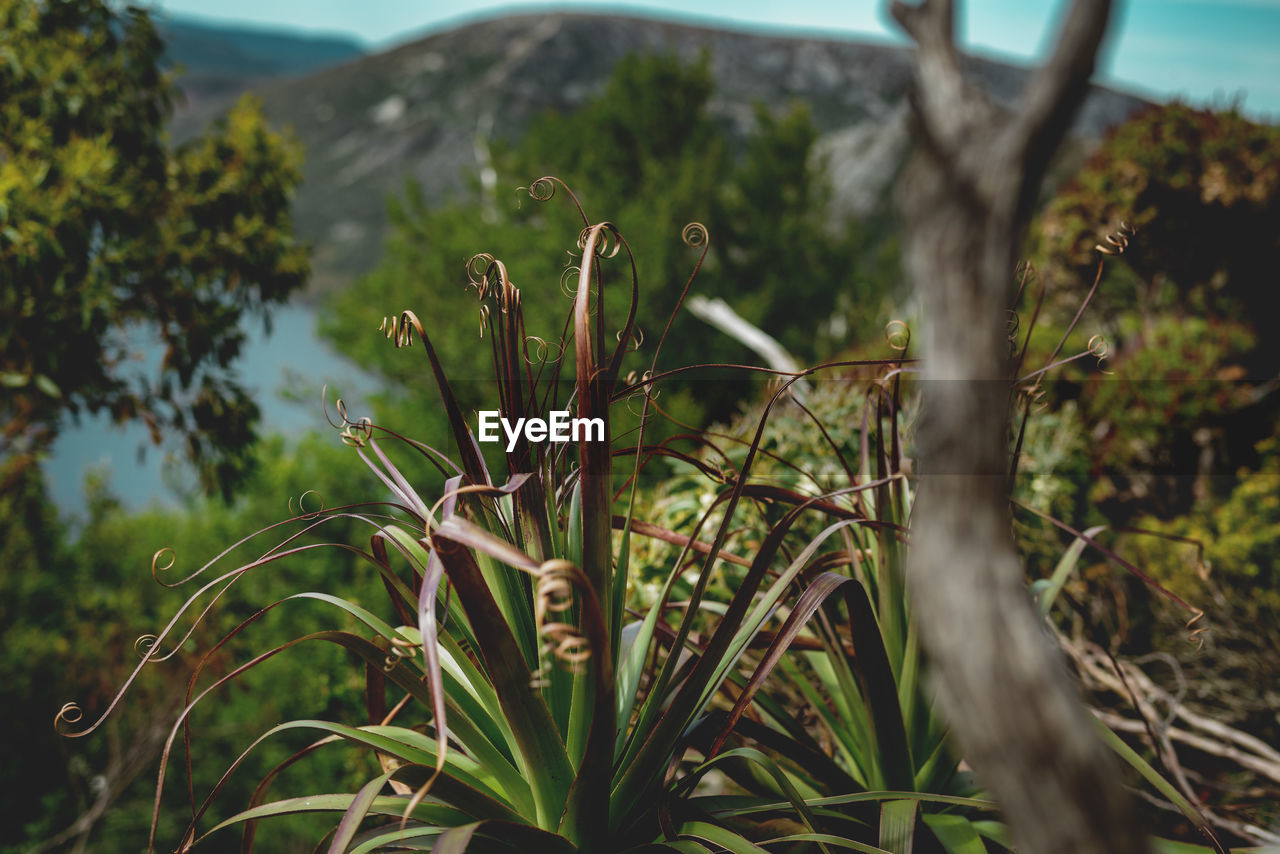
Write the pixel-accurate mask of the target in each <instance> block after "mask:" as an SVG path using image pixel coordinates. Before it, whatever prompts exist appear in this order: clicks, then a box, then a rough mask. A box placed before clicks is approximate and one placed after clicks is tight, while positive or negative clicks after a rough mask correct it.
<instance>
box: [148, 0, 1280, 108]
mask: <svg viewBox="0 0 1280 854" xmlns="http://www.w3.org/2000/svg"><path fill="white" fill-rule="evenodd" d="M887 6H888V2H887V0H786V2H778V0H704V2H690V0H684V2H679V0H644V2H630V3H628V4H627V5H625V6H624V5H619V4H610V5H605V4H601V3H599V2H598V0H597V2H582V0H561V2H559V3H555V4H554V6H552V5H549V4H548V3H546V2H545V1H544V2H538V1H537V0H507V1H506V2H486V0H451V2H434V0H419V2H413V0H266V2H264V0H155V2H154V4H153V8H158V9H160V10H161V11H163V12H168V13H172V14H177V15H186V16H195V17H200V18H204V19H206V20H210V21H219V22H224V23H226V22H238V23H242V24H253V25H260V26H267V25H274V26H283V27H288V28H292V29H301V30H311V31H316V32H323V33H340V34H346V35H351V36H354V37H356V38H357V39H359V40H360V41H362V42H364V43H365V44H366V45H367V46H368V47H369V48H370V49H378V48H381V47H387V46H390V45H393V44H396V43H399V42H403V41H408V40H411V39H413V38H415V37H418V36H421V35H423V34H425V33H428V32H433V31H438V30H442V29H448V28H450V27H452V26H457V25H459V24H461V23H465V22H467V21H469V20H474V19H477V18H484V17H492V16H496V15H500V14H503V13H504V12H521V11H523V12H530V11H545V10H547V9H549V8H557V9H582V10H591V11H614V12H619V11H626V12H628V13H639V14H648V15H656V16H662V17H666V18H674V19H679V20H685V21H690V22H695V23H712V24H714V23H723V24H728V25H731V26H734V27H737V28H750V29H756V30H766V31H774V32H777V31H784V30H788V29H790V30H803V31H806V32H809V33H814V32H816V33H821V34H828V35H831V36H833V37H843V36H861V37H869V38H875V39H879V40H885V39H893V40H900V39H901V36H900V35H899V34H898V33H897V31H896V29H895V28H894V27H893V24H892V22H891V21H890V20H889V19H888V16H887V13H886V12H885V9H886V8H887ZM1063 6H1064V4H1063V2H1061V0H971V2H968V3H964V2H962V3H961V8H962V9H963V20H962V23H961V38H962V41H963V42H964V43H965V44H966V45H967V46H968V47H969V49H970V50H972V51H974V52H978V53H983V54H986V55H994V56H1004V57H1011V58H1021V59H1034V58H1036V57H1037V56H1040V55H1043V54H1042V51H1043V50H1044V49H1045V48H1046V46H1047V45H1048V44H1051V43H1052V41H1051V36H1052V27H1051V23H1052V21H1053V20H1054V17H1055V14H1056V12H1057V11H1058V10H1060V9H1061V8H1062V7H1063ZM1117 8H1118V12H1117V14H1116V19H1115V24H1114V26H1113V29H1112V33H1111V39H1110V43H1109V46H1108V49H1107V52H1106V54H1105V55H1104V57H1103V60H1102V63H1101V66H1100V72H1101V78H1102V80H1103V82H1107V83H1110V84H1113V85H1117V86H1119V87H1120V88H1124V89H1126V90H1129V91H1134V92H1138V93H1140V94H1145V95H1156V96H1160V97H1162V98H1168V97H1173V96H1181V97H1183V98H1184V99H1187V100H1190V101H1191V102H1192V103H1195V104H1211V105H1217V106H1224V105H1226V104H1227V103H1228V102H1232V101H1235V100H1236V99H1238V98H1240V97H1243V106H1244V109H1245V111H1246V112H1248V113H1249V114H1251V115H1253V116H1255V117H1257V118H1264V119H1269V120H1271V121H1277V122H1280V0H1129V2H1128V3H1124V2H1117Z"/></svg>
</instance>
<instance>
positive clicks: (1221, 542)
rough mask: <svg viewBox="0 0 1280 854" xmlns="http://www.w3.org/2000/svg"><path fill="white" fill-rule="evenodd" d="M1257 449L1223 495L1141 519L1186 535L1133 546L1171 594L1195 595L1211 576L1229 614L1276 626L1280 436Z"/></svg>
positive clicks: (1279, 620) (1135, 541)
mask: <svg viewBox="0 0 1280 854" xmlns="http://www.w3.org/2000/svg"><path fill="white" fill-rule="evenodd" d="M1258 453H1259V457H1260V459H1261V464H1260V466H1259V468H1258V469H1257V470H1256V471H1249V470H1241V471H1240V472H1239V473H1238V474H1237V477H1236V479H1235V485H1234V487H1233V488H1232V489H1231V490H1230V492H1229V493H1228V494H1227V495H1226V496H1225V497H1224V498H1223V499H1221V500H1216V501H1206V502H1203V503H1202V504H1201V505H1199V506H1197V507H1196V508H1195V510H1193V511H1192V512H1191V513H1189V514H1187V515H1185V516H1180V517H1177V518H1175V519H1171V520H1167V521H1162V520H1160V519H1155V518H1148V519H1144V520H1142V522H1141V523H1140V526H1141V527H1143V528H1146V529H1149V530H1154V531H1158V532H1159V533H1161V534H1166V535H1173V536H1175V537H1181V538H1185V540H1170V539H1164V538H1154V537H1133V538H1132V540H1131V542H1130V548H1131V549H1132V550H1133V552H1134V554H1135V555H1137V556H1139V557H1141V559H1142V560H1143V562H1144V564H1145V565H1147V566H1150V567H1152V569H1153V571H1155V572H1156V573H1158V577H1159V578H1160V580H1161V582H1162V583H1164V584H1166V585H1167V586H1168V587H1169V588H1170V589H1171V590H1173V591H1174V592H1175V593H1178V594H1179V595H1182V596H1184V597H1185V596H1194V595H1196V594H1197V593H1199V592H1200V591H1202V590H1203V589H1204V587H1205V582H1206V581H1208V580H1210V579H1212V581H1213V583H1214V584H1215V585H1216V586H1217V587H1219V588H1220V589H1221V590H1222V591H1224V593H1225V594H1226V596H1227V598H1228V601H1230V602H1231V603H1232V605H1233V607H1232V608H1231V615H1230V616H1231V618H1232V620H1233V621H1235V622H1238V623H1240V624H1242V625H1251V626H1256V627H1275V626H1277V625H1280V492H1277V486H1280V481H1278V480H1277V478H1280V439H1277V438H1276V437H1274V436H1273V437H1271V438H1269V439H1266V440H1264V441H1262V442H1261V443H1259V446H1258ZM1196 544H1200V545H1201V546H1202V547H1203V552H1201V549H1199V548H1197V547H1196Z"/></svg>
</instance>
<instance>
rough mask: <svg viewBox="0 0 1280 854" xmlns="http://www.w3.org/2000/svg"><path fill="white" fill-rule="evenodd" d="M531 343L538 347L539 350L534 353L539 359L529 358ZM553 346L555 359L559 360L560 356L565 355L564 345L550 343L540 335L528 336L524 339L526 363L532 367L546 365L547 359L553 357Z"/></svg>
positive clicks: (557, 342)
mask: <svg viewBox="0 0 1280 854" xmlns="http://www.w3.org/2000/svg"><path fill="white" fill-rule="evenodd" d="M530 341H532V342H533V343H534V344H536V345H537V349H535V350H534V352H535V353H537V357H536V358H533V359H530V358H529V342H530ZM553 346H554V347H555V354H556V355H555V358H556V359H559V358H560V356H561V355H563V354H564V345H563V344H561V343H560V342H559V341H548V340H547V339H545V338H543V337H541V336H539V335H526V336H525V338H524V360H525V362H526V363H528V364H530V365H541V364H544V363H545V362H546V361H547V359H548V358H549V357H550V356H551V348H552V347H553Z"/></svg>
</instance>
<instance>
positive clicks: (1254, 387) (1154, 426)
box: [1033, 104, 1280, 520]
mask: <svg viewBox="0 0 1280 854" xmlns="http://www.w3.org/2000/svg"><path fill="white" fill-rule="evenodd" d="M1122 222H1128V223H1129V224H1130V225H1131V226H1133V227H1134V228H1135V229H1136V232H1135V233H1133V234H1132V236H1131V237H1130V238H1129V239H1128V241H1127V246H1125V247H1124V251H1123V254H1122V255H1121V256H1120V257H1119V258H1117V259H1115V263H1108V264H1107V265H1105V267H1104V269H1103V277H1104V278H1103V281H1102V282H1101V285H1100V287H1099V290H1098V295H1097V297H1096V298H1095V301H1096V305H1095V308H1094V309H1093V311H1095V312H1096V314H1095V316H1097V317H1100V318H1101V321H1102V323H1103V324H1104V328H1105V329H1106V332H1107V338H1108V341H1109V343H1110V344H1111V346H1112V348H1113V358H1112V360H1111V362H1110V364H1109V366H1108V367H1109V368H1110V369H1111V370H1112V371H1114V372H1115V373H1116V374H1117V376H1116V377H1115V379H1114V380H1108V381H1103V382H1099V383H1098V384H1097V387H1096V389H1090V390H1087V391H1086V390H1085V389H1084V388H1074V389H1073V388H1068V387H1060V388H1059V392H1060V393H1063V394H1068V395H1070V394H1077V393H1078V394H1079V395H1080V397H1081V401H1082V404H1083V405H1082V407H1081V411H1082V414H1083V415H1084V416H1085V420H1086V427H1087V429H1088V430H1089V431H1090V432H1091V433H1092V434H1093V435H1094V437H1095V441H1094V442H1092V443H1090V446H1089V450H1090V455H1091V457H1092V462H1093V465H1092V467H1093V469H1094V472H1095V474H1097V475H1099V478H1098V480H1097V483H1096V484H1095V486H1094V489H1093V493H1092V495H1091V498H1092V499H1093V501H1094V502H1095V503H1097V502H1103V503H1104V504H1105V506H1106V509H1107V512H1108V515H1109V516H1110V518H1112V519H1113V520H1114V519H1116V518H1125V517H1127V516H1130V515H1132V514H1134V513H1141V512H1149V513H1156V514H1158V515H1160V516H1163V517H1165V518H1168V517H1170V516H1172V515H1175V514H1178V513H1182V512H1186V511H1188V510H1189V509H1190V508H1191V505H1192V503H1193V502H1194V501H1195V500H1196V499H1199V498H1203V497H1205V496H1206V495H1207V493H1208V489H1209V486H1210V482H1211V481H1210V479H1209V475H1225V476H1227V477H1225V478H1218V479H1217V480H1218V482H1220V483H1223V484H1225V483H1226V482H1227V481H1229V479H1230V476H1231V475H1232V474H1234V472H1235V470H1236V469H1237V468H1238V467H1240V466H1247V467H1253V466H1254V465H1256V464H1257V453H1256V451H1255V445H1256V444H1257V442H1258V441H1259V440H1260V439H1262V438H1263V437H1264V436H1266V435H1269V433H1270V432H1271V429H1272V425H1273V424H1274V421H1275V418H1276V415H1277V411H1278V408H1280V395H1278V394H1277V393H1276V392H1277V390H1278V389H1280V381H1278V380H1277V374H1278V373H1280V339H1277V338H1276V336H1273V335H1267V334H1266V331H1267V330H1266V329H1265V328H1264V327H1263V326H1262V325H1261V324H1262V322H1263V319H1264V318H1268V317H1274V316H1275V314H1276V312H1277V310H1280V297H1278V296H1277V293H1278V292H1277V289H1276V287H1275V286H1276V276H1277V274H1276V270H1277V269H1280V228H1277V224H1278V223H1280V128H1276V127H1272V126H1267V125H1260V124H1256V123H1254V122H1251V121H1249V120H1248V119H1246V118H1244V117H1243V116H1241V115H1240V114H1239V112H1238V111H1236V110H1234V109H1231V110H1226V111H1222V112H1215V111H1212V110H1207V109H1194V108H1192V107H1188V106H1186V105H1184V104H1169V105H1163V106H1155V107H1150V108H1148V109H1147V110H1144V111H1143V112H1141V113H1139V114H1138V115H1136V116H1134V117H1133V118H1131V119H1130V120H1129V121H1127V122H1125V123H1124V124H1123V125H1120V126H1119V127H1117V128H1116V129H1115V130H1114V131H1112V133H1111V134H1110V135H1109V136H1108V137H1107V139H1106V140H1105V142H1104V143H1103V144H1102V146H1101V147H1100V148H1099V149H1098V151H1097V152H1096V153H1095V154H1094V155H1093V157H1092V158H1091V159H1090V160H1089V161H1088V163H1087V164H1086V165H1085V167H1084V168H1083V169H1082V170H1081V171H1080V173H1079V174H1078V175H1077V176H1076V177H1075V178H1074V180H1072V181H1071V182H1070V184H1068V185H1067V186H1066V187H1065V188H1063V190H1062V191H1060V192H1059V193H1058V194H1057V195H1056V196H1055V197H1054V199H1053V200H1052V202H1051V203H1050V204H1049V206H1048V208H1047V209H1046V211H1045V213H1044V215H1043V217H1042V224H1041V227H1040V228H1039V229H1036V230H1035V233H1036V244H1035V247H1034V251H1033V255H1034V256H1035V257H1037V258H1038V259H1039V265H1040V267H1041V269H1042V270H1043V271H1044V272H1045V274H1046V276H1048V277H1049V281H1050V285H1051V287H1053V288H1054V289H1055V290H1057V291H1058V293H1059V294H1060V295H1061V301H1062V307H1063V308H1067V307H1068V306H1069V308H1070V311H1074V309H1075V306H1076V305H1077V304H1078V301H1079V299H1080V297H1081V296H1082V295H1083V293H1084V289H1086V288H1087V287H1088V286H1089V284H1090V283H1091V282H1092V281H1093V277H1094V272H1095V269H1096V265H1097V257H1098V256H1097V253H1096V251H1095V250H1094V246H1095V245H1096V244H1098V243H1099V242H1100V241H1101V240H1102V236H1101V235H1102V234H1103V233H1105V232H1108V231H1113V232H1114V231H1118V230H1119V229H1120V228H1121V223H1122ZM1109 248H1116V247H1109ZM1095 379H1096V377H1095ZM1157 478H1158V480H1157Z"/></svg>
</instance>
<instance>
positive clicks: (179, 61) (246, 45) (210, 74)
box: [157, 17, 365, 108]
mask: <svg viewBox="0 0 1280 854" xmlns="http://www.w3.org/2000/svg"><path fill="white" fill-rule="evenodd" d="M157 29H158V30H159V32H160V36H161V38H163V39H164V41H165V59H164V64H165V66H166V67H167V68H170V69H173V68H177V69H180V70H179V76H178V85H179V88H180V89H181V90H182V93H183V96H184V98H185V104H184V106H188V107H194V106H197V105H203V104H205V103H207V102H213V103H214V104H215V105H216V106H217V107H220V108H225V105H226V101H227V99H229V98H234V97H235V96H237V95H239V94H240V93H241V92H243V91H244V90H246V89H249V88H252V87H254V86H258V85H261V84H262V83H264V82H265V81H267V80H270V79H272V78H278V77H287V76H293V75H300V74H307V73H310V72H313V71H318V70H320V69H321V68H327V67H331V66H334V65H338V64H340V63H343V62H347V61H349V60H352V59H356V58H358V57H361V56H364V54H365V51H364V48H363V47H362V46H361V44H360V43H359V42H358V41H356V40H355V39H354V38H349V37H346V36H327V35H326V36H321V35H310V34H303V33H298V32H295V31H293V30H286V29H257V28H248V27H241V26H223V25H218V24H210V23H205V22H203V21H199V20H195V19H191V18H182V17H176V18H162V19H160V20H159V21H158V22H157Z"/></svg>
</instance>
